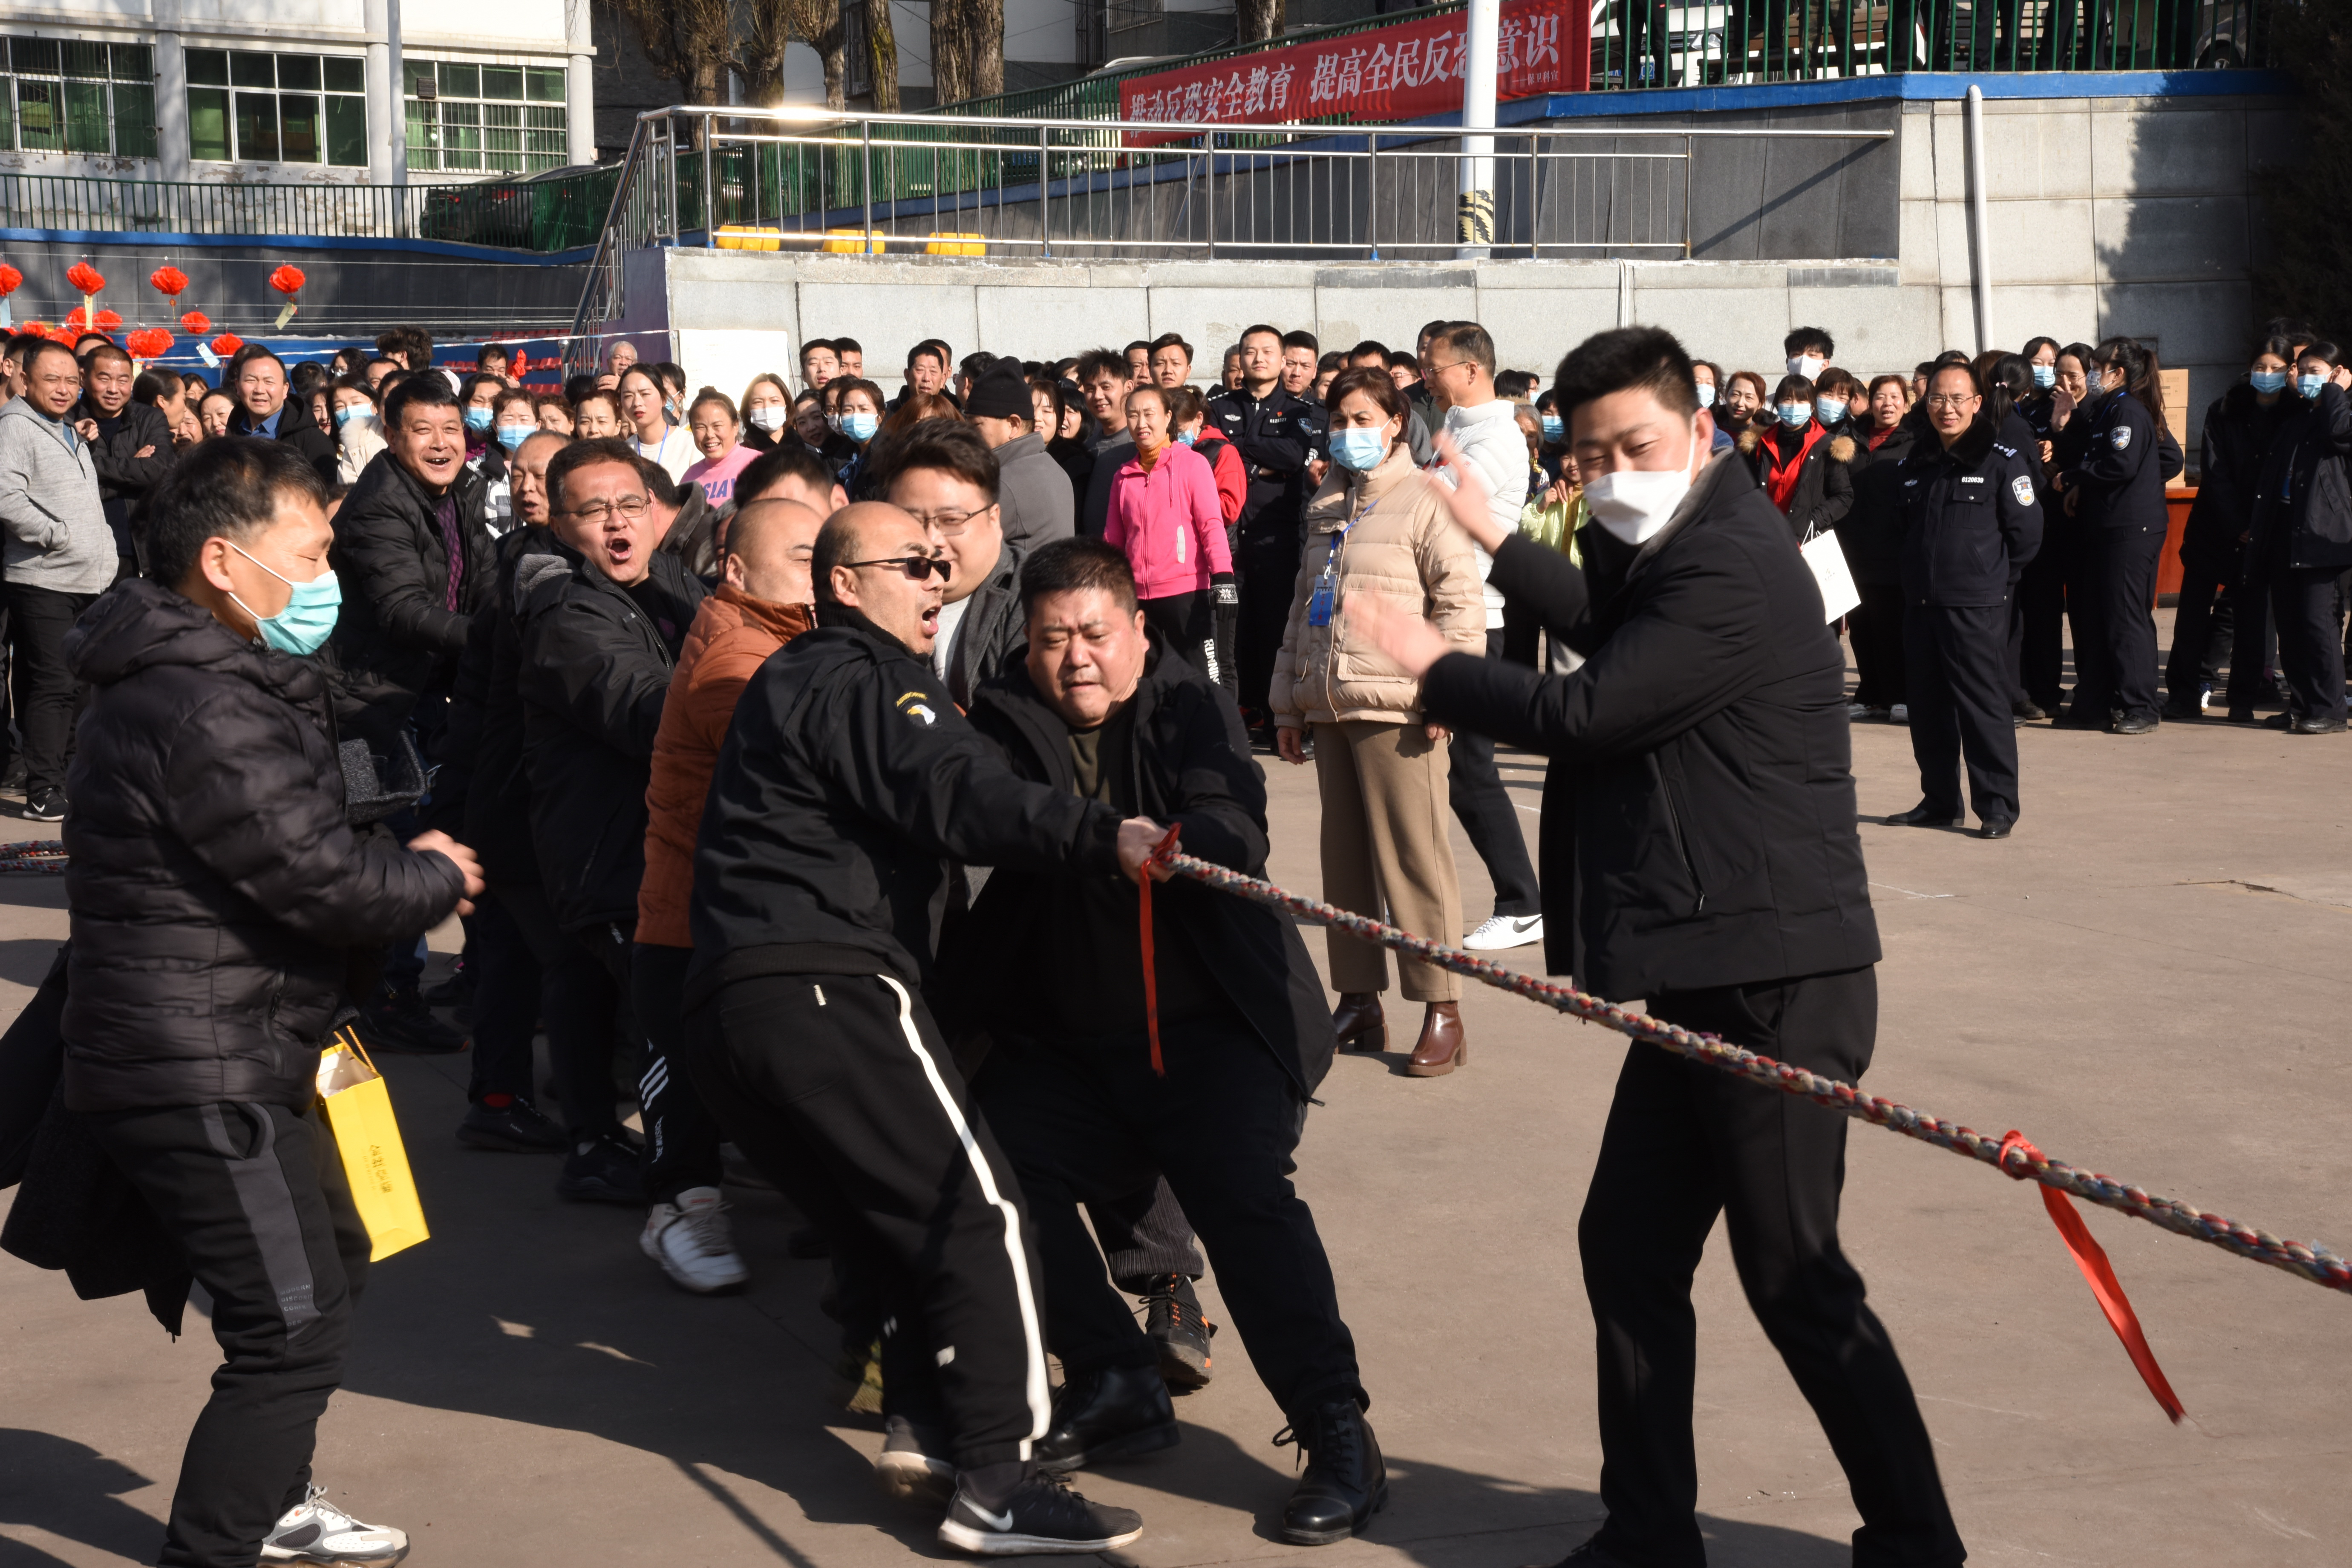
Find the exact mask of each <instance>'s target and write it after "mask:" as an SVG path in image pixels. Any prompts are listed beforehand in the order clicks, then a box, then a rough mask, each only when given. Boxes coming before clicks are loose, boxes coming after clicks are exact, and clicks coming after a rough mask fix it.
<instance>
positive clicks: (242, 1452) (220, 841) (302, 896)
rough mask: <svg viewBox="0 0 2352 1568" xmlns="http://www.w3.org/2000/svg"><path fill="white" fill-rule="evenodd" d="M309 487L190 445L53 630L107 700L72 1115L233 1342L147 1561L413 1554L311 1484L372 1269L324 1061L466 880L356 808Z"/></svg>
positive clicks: (79, 774)
mask: <svg viewBox="0 0 2352 1568" xmlns="http://www.w3.org/2000/svg"><path fill="white" fill-rule="evenodd" d="M325 500H326V490H325V487H324V486H323V485H322V484H321V483H320V480H319V478H318V475H317V472H316V471H315V470H314V469H312V468H310V466H309V465H308V464H306V463H304V462H302V461H301V460H300V458H299V457H297V456H296V455H295V454H294V453H292V452H289V451H288V450H286V449H285V448H283V447H273V446H270V445H268V444H265V443H262V442H257V441H247V440H236V439H228V440H221V441H209V442H206V443H205V446H204V447H202V448H201V449H200V450H198V451H197V452H195V453H194V454H193V455H191V456H190V457H189V458H188V459H187V461H186V462H184V463H183V464H181V465H180V466H179V468H177V470H176V471H175V472H174V473H173V474H172V476H171V477H170V478H168V479H165V480H164V482H163V485H162V486H161V487H160V488H159V489H158V490H157V491H156V494H155V497H154V502H155V504H154V509H153V512H152V516H151V518H150V524H151V526H150V531H149V549H150V553H149V558H148V559H149V564H150V566H151V568H152V574H153V578H152V581H151V580H147V579H138V578H134V579H132V580H131V581H128V582H125V583H121V584H117V585H116V586H115V588H114V589H113V590H112V591H111V592H110V593H109V594H107V595H105V596H103V597H102V598H100V600H99V601H98V603H97V604H96V605H92V606H91V607H90V610H89V613H88V614H87V615H85V616H83V617H82V620H81V622H80V624H79V626H76V627H75V628H74V629H73V630H72V631H71V632H69V633H68V635H67V637H66V655H67V658H68V661H69V662H70V664H71V666H72V668H73V672H74V675H75V677H76V679H80V680H84V681H87V682H89V684H90V686H91V687H92V688H93V694H92V697H91V700H90V703H89V711H88V712H87V713H85V714H84V715H83V717H82V721H81V731H80V748H79V755H77V756H76V758H75V759H74V763H73V772H72V789H73V803H74V805H73V812H72V814H71V815H70V816H68V818H67V820H66V825H65V842H66V849H67V852H68V855H69V856H70V863H69V865H68V869H67V871H66V898H67V901H68V904H69V905H70V907H71V909H72V938H73V940H72V944H71V950H70V958H69V960H68V963H69V975H70V994H69V998H68V1001H67V1003H66V1007H65V1013H64V1019H63V1024H62V1033H63V1035H64V1037H65V1047H66V1059H65V1077H64V1094H65V1104H66V1108H67V1109H68V1110H71V1111H73V1112H75V1113H76V1114H78V1115H79V1116H80V1117H81V1118H82V1119H83V1120H84V1121H85V1122H86V1123H87V1125H88V1127H89V1131H90V1132H91V1134H92V1135H93V1136H94V1137H95V1138H96V1140H97V1142H99V1144H100V1146H101V1147H102V1148H103V1149H104V1150H105V1151H106V1153H107V1155H108V1157H109V1158H110V1159H111V1160H112V1161H113V1162H114V1163H115V1164H116V1165H117V1166H118V1167H119V1168H120V1169H121V1172H122V1173H123V1174H124V1175H125V1176H126V1177H127V1178H129V1180H130V1182H131V1184H132V1185H133V1186H134V1187H136V1189H137V1190H138V1192H139V1194H141V1196H142V1197H143V1198H144V1199H145V1200H146V1203H147V1205H148V1206H149V1208H150V1209H152V1212H153V1215H154V1217H155V1219H156V1220H157V1221H158V1222H160V1225H161V1226H162V1228H163V1231H164V1232H165V1233H166V1234H168V1235H170V1236H171V1237H173V1239H174V1240H175V1241H176V1242H177V1244H178V1246H179V1248H180V1250H181V1252H182V1253H183V1254H184V1257H185V1259H186V1264H187V1268H188V1270H189V1272H190V1273H192V1274H193V1275H194V1279H196V1281H197V1282H199V1283H201V1284H202V1285H203V1286H204V1288H205V1292H206V1294H207V1295H208V1296H209V1297H210V1298H211V1302H212V1310H211V1317H212V1329H213V1335H214V1337H215V1339H217V1340H218V1341H219V1342H220V1345H221V1349H222V1350H223V1352H226V1358H227V1359H226V1363H224V1364H223V1365H222V1366H221V1368H220V1369H219V1370H218V1371H217V1372H215V1373H214V1374H213V1393H212V1397H211V1399H210V1401H209V1402H208V1403H207V1404H206V1405H205V1411H204V1414H203V1415H201V1416H200V1417H198V1419H197V1422H196V1427H195V1431H194V1435H193V1436H191V1437H190V1439H189V1441H188V1447H187V1458H186V1460H185V1462H184V1465H183V1467H182V1468H181V1472H180V1483H179V1489H178V1490H177V1492H176V1494H175V1495H174V1496H173V1500H172V1513H171V1520H170V1522H169V1524H168V1525H167V1526H166V1531H165V1538H164V1545H163V1556H162V1558H161V1561H162V1562H163V1563H172V1564H177V1565H182V1568H231V1565H233V1564H235V1565H243V1568H250V1564H251V1563H253V1562H254V1560H255V1557H256V1554H257V1553H259V1552H268V1554H269V1555H270V1556H272V1557H274V1558H277V1559H278V1560H281V1561H284V1560H293V1559H297V1558H300V1559H304V1560H311V1561H320V1562H329V1561H341V1562H352V1563H396V1562H397V1561H399V1559H400V1557H401V1556H402V1555H403V1554H404V1553H405V1552H406V1551H407V1547H408V1542H407V1538H406V1536H404V1534H403V1533H402V1532H401V1531H397V1530H390V1529H380V1528H376V1527H373V1526H369V1525H364V1524H361V1523H359V1522H358V1521H355V1520H352V1519H351V1518H350V1517H349V1516H348V1515H345V1514H343V1513H342V1512H341V1511H340V1510H337V1509H335V1508H334V1507H332V1506H331V1504H328V1503H326V1502H325V1501H324V1497H323V1489H319V1488H314V1487H312V1486H310V1455H311V1449H312V1445H313V1440H314V1438H315V1436H316V1433H317V1428H318V1422H319V1417H320V1414H321V1413H323V1412H324V1411H325V1409H326V1407H327V1401H328V1398H329V1397H330V1396H331V1394H333V1393H334V1390H335V1385H336V1384H337V1383H338V1382H339V1381H340V1379H341V1370H342V1361H343V1353H344V1350H345V1347H346V1346H347V1344H348V1343H349V1341H350V1336H351V1320H352V1303H353V1301H354V1300H355V1299H356V1298H357V1296H358V1295H359V1292H360V1289H361V1286H362V1282H363V1281H364V1279H365V1278H366V1272H367V1259H368V1237H367V1232H366V1229H365V1227H364V1226H362V1224H361V1223H360V1219H359V1216H358V1214H357V1213H356V1211H354V1209H353V1208H352V1199H351V1192H350V1188H349V1186H348V1185H347V1184H346V1183H345V1180H344V1175H343V1169H342V1163H341V1160H340V1159H339V1158H338V1157H337V1154H336V1151H335V1143H334V1139H333V1138H332V1136H331V1135H330V1134H329V1133H328V1132H327V1131H326V1130H325V1129H324V1128H323V1127H321V1125H320V1120H319V1113H318V1109H317V1105H318V1089H317V1077H318V1070H319V1053H320V1042H321V1040H322V1039H323V1037H325V1036H326V1035H327V1033H328V1031H329V1030H330V1028H331V1027H332V1026H335V1025H336V1024H337V1023H338V1022H340V1021H341V1018H342V1017H344V1016H348V1014H349V1010H350V1009H349V1003H350V1000H351V997H350V994H349V983H350V977H351V973H352V969H353V968H354V964H353V960H354V957H355V956H357V955H361V954H365V953H367V952H370V951H371V950H379V949H381V948H382V947H383V944H384V943H385V942H388V941H390V940H392V939H394V938H395V937H403V936H404V937H410V938H413V937H415V934H416V933H417V932H419V931H423V930H425V928H426V927H428V926H431V925H433V924H435V923H436V921H440V920H442V919H443V918H444V917H446V915H447V914H448V913H449V911H450V910H451V909H452V908H453V907H454V908H457V909H459V910H464V909H466V908H467V907H468V906H467V905H466V904H464V903H463V902H461V901H460V900H462V899H464V898H465V897H467V896H469V895H471V894H473V893H475V892H478V891H479V890H480V887H481V880H480V878H479V876H478V873H477V871H476V868H475V865H474V858H473V856H472V855H471V854H470V853H469V852H468V851H467V850H466V849H464V848H463V847H459V846H458V845H457V844H454V843H452V842H451V841H450V840H449V839H448V838H447V837H446V836H445V835H442V834H439V833H428V834H425V835H424V836H422V837H417V838H415V839H412V840H411V841H410V842H409V844H408V846H407V847H405V848H403V847H401V845H400V844H399V843H398V842H397V841H396V840H395V839H394V838H393V837H390V836H388V835H386V834H384V833H383V831H382V829H380V828H376V829H369V830H364V831H361V832H356V833H355V832H354V831H353V830H352V828H351V827H350V826H348V825H347V824H346V820H345V816H344V795H343V777H342V773H341V769H340V767H339V766H338V763H337V747H336V742H335V725H334V715H333V712H332V710H331V705H330V702H329V694H328V683H327V681H326V679H325V677H324V673H323V671H322V670H321V669H320V667H319V666H318V665H317V664H315V663H313V662H312V661H310V660H309V659H307V658H299V657H295V656H296V655H298V654H300V653H305V652H308V651H310V649H311V648H314V647H316V646H317V645H318V642H319V641H320V639H321V638H322V637H323V636H324V632H325V620H323V619H322V618H321V617H322V616H324V617H326V618H331V616H332V615H333V613H334V610H333V605H334V601H333V598H332V596H331V590H332V585H333V580H332V579H331V577H329V576H328V575H327V573H328V542H329V540H330V539H331V533H330V532H329V530H328V527H327V519H326V513H325V510H324V502H325ZM322 584H323V585H324V588H325V592H324V593H322V592H321V585H322ZM322 601H323V602H322ZM179 1296H180V1299H181V1300H184V1299H185V1296H186V1288H185V1286H184V1285H183V1286H182V1287H181V1289H180V1291H179ZM174 1317H175V1319H176V1311H175V1312H174Z"/></svg>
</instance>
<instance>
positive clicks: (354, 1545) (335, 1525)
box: [261, 1485, 408, 1568]
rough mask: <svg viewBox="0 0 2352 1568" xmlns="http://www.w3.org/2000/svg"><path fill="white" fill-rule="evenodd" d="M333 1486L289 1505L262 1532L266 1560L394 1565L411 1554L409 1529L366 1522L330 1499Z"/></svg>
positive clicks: (385, 1567)
mask: <svg viewBox="0 0 2352 1568" xmlns="http://www.w3.org/2000/svg"><path fill="white" fill-rule="evenodd" d="M326 1498H327V1489H326V1488H324V1487H322V1486H315V1485H314V1486H312V1487H311V1488H310V1495H309V1496H308V1497H306V1498H304V1499H303V1500H301V1501H300V1502H299V1503H296V1504H295V1505H294V1506H293V1507H292V1508H289V1509H288V1510H286V1512H285V1513H284V1515H282V1516H281V1517H280V1518H279V1519H278V1522H277V1523H276V1524H274V1525H272V1526H271V1527H270V1530H269V1533H268V1535H266V1536H264V1537H262V1541H261V1561H263V1562H264V1563H371V1564H374V1565H376V1568H390V1565H391V1564H393V1563H397V1562H399V1561H400V1560H401V1559H402V1558H404V1557H405V1556H407V1555H408V1532H407V1531H401V1530H394V1529H393V1528H392V1527H391V1526H390V1525H384V1524H362V1523H361V1522H360V1521H358V1520H356V1519H353V1518H352V1516H351V1515H350V1514H347V1513H345V1512H344V1511H343V1510H341V1509H339V1508H337V1507H336V1506H335V1505H334V1504H333V1503H331V1502H329V1501H327V1500H326Z"/></svg>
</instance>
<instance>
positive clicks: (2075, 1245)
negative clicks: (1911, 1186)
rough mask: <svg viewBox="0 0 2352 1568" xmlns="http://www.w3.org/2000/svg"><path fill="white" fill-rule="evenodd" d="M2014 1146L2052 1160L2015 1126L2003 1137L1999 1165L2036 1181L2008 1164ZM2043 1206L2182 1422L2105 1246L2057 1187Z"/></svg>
mask: <svg viewBox="0 0 2352 1568" xmlns="http://www.w3.org/2000/svg"><path fill="white" fill-rule="evenodd" d="M2012 1149H2014V1150H2016V1151H2018V1152H2021V1153H2022V1154H2023V1155H2024V1156H2025V1158H2026V1160H2027V1161H2028V1162H2036V1161H2039V1162H2041V1163H2045V1164H2046V1163H2048V1161H2047V1160H2046V1159H2045V1157H2044V1156H2043V1154H2042V1151H2041V1150H2039V1149H2036V1148H2035V1147H2034V1146H2033V1144H2032V1142H2031V1141H2029V1140H2028V1139H2027V1138H2026V1136H2025V1134H2024V1133H2022V1132H2020V1131H2016V1130H2015V1129H2014V1128H2012V1129H2011V1130H2010V1132H2009V1134H2008V1136H2006V1137H2004V1138H2003V1139H2002V1140H2001V1141H2000V1168H2001V1171H2002V1173H2004V1174H2006V1175H2008V1176H2009V1177H2011V1179H2012V1180H2015V1181H2020V1182H2022V1181H2029V1180H2031V1179H2032V1174H2031V1173H2030V1172H2026V1173H2020V1172H2017V1171H2012V1170H2011V1169H2010V1168H2009V1155H2010V1151H2011V1150H2012ZM2042 1207H2043V1208H2045V1209H2048V1210H2049V1211H2050V1223H2051V1224H2053V1225H2054V1226H2057V1227H2058V1235H2059V1236H2060V1237H2061V1238H2063V1240H2064V1241H2065V1243H2066V1250H2067V1251H2068V1252H2071V1253H2073V1254H2074V1267H2075V1268H2079V1269H2081V1270H2082V1271H2083V1278H2084V1279H2085V1280H2087V1281H2089V1282H2090V1287H2091V1294H2092V1295H2093V1296H2095V1297H2096V1298H2098V1302H2099V1310H2100V1311H2102V1312H2105V1314H2106V1315H2107V1327H2109V1328H2111V1329H2113V1330H2115V1331H2116V1338H2117V1339H2119V1340H2121V1341H2123V1342H2124V1353H2126V1355H2128V1356H2130V1357H2131V1363H2132V1365H2133V1366H2134V1367H2136V1368H2137V1369H2138V1371H2139V1378H2140V1381H2141V1382H2142V1383H2145V1384H2147V1391H2148V1392H2149V1393H2150V1394H2154V1395H2155V1396H2156V1402H2157V1404H2158V1405H2162V1406H2163V1407H2164V1413H2165V1414H2166V1415H2168V1416H2170V1417H2172V1423H2173V1425H2174V1426H2179V1424H2180V1419H2181V1417H2182V1416H2183V1415H2187V1414H2188V1412H2187V1411H2186V1410H2185V1409H2183V1408H2182V1406H2181V1404H2180V1396H2179V1394H2175V1393H2173V1392H2172V1384H2169V1383H2168V1382H2166V1381H2165V1376H2164V1369H2163V1368H2162V1367H2160V1366H2158V1365H2157V1364H2156V1352H2154V1351H2152V1350H2150V1349H2148V1347H2147V1334H2146V1333H2145V1332H2143V1331H2141V1329H2140V1326H2139V1314H2138V1313H2137V1312H2135V1311H2133V1310H2132V1304H2131V1300H2130V1298H2129V1297H2127V1296H2126V1295H2125V1294H2124V1288H2123V1285H2122V1284H2121V1282H2119V1281H2118V1280H2117V1279H2116V1270H2115V1267H2114V1265H2112V1264H2110V1263H2109V1262H2108V1261H2107V1255H2106V1251H2105V1248H2103V1247H2100V1246H2099V1243H2098V1239H2097V1238H2096V1237H2094V1236H2092V1234H2091V1230H2090V1227H2089V1226H2086V1225H2084V1223H2083V1216H2082V1215H2080V1214H2077V1213H2076V1212H2075V1210H2074V1199H2072V1198H2070V1197H2068V1196H2067V1195H2066V1194H2063V1193H2062V1192H2059V1191H2057V1190H2056V1189H2054V1188H2052V1187H2048V1186H2044V1187H2042Z"/></svg>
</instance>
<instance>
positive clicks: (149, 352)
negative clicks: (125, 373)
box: [125, 327, 172, 359]
mask: <svg viewBox="0 0 2352 1568" xmlns="http://www.w3.org/2000/svg"><path fill="white" fill-rule="evenodd" d="M125 346H126V347H128V348H129V349H130V350H131V358H133V359H162V358H163V356H164V355H165V354H167V353H171V352H172V334H171V333H169V332H167V331H164V330H163V328H161V327H142V328H140V329H139V330H138V331H135V332H133V333H131V338H130V341H129V342H128V343H127V344H126V345H125Z"/></svg>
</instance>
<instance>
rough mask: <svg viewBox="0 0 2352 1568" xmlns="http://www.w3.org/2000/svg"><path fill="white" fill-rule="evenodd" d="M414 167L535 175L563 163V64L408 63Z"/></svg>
mask: <svg viewBox="0 0 2352 1568" xmlns="http://www.w3.org/2000/svg"><path fill="white" fill-rule="evenodd" d="M405 68H406V71H407V76H408V80H407V83H406V87H407V91H406V94H405V98H406V104H407V114H408V166H409V168H410V169H412V170H425V169H438V170H442V171H445V172H446V173H450V174H538V173H539V172H540V171H541V170H543V169H560V168H562V166H563V159H564V147H565V137H564V131H565V123H564V112H563V86H564V84H563V68H562V67H560V66H558V67H552V68H550V67H544V66H505V65H486V64H482V63H479V62H474V61H464V60H418V59H412V60H409V61H407V62H406V63H405Z"/></svg>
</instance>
